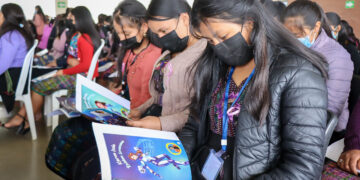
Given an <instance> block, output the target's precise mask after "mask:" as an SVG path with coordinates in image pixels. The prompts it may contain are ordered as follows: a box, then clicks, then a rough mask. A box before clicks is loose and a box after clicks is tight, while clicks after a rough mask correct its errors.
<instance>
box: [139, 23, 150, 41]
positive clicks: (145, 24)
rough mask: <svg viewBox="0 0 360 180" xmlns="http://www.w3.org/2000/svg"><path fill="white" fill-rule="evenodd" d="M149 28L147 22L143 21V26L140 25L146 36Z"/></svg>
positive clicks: (141, 31)
mask: <svg viewBox="0 0 360 180" xmlns="http://www.w3.org/2000/svg"><path fill="white" fill-rule="evenodd" d="M148 30H149V26H148V24H147V23H145V22H144V23H142V24H141V27H140V33H141V34H142V35H143V36H144V37H145V36H146V34H147V32H148Z"/></svg>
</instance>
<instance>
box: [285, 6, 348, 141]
mask: <svg viewBox="0 0 360 180" xmlns="http://www.w3.org/2000/svg"><path fill="white" fill-rule="evenodd" d="M282 20H283V23H284V25H285V27H286V28H287V29H288V30H290V31H291V32H292V33H293V34H294V35H295V37H296V38H298V40H299V41H300V42H302V43H303V44H304V45H305V46H307V47H308V48H310V49H312V50H315V51H317V52H319V53H321V54H322V55H323V56H324V57H325V59H326V61H327V62H328V64H329V67H328V75H329V79H328V80H327V82H326V85H327V90H328V99H329V100H328V110H330V111H331V112H333V113H334V114H335V115H336V116H338V117H339V123H338V124H337V126H336V128H335V132H334V134H333V138H332V141H331V142H333V141H334V140H336V139H338V138H342V136H343V135H344V130H345V128H346V125H347V122H348V119H349V108H348V98H349V93H350V85H351V79H352V76H353V71H354V65H353V62H352V61H351V57H350V54H349V53H348V52H347V51H346V50H345V49H344V48H343V47H342V46H341V45H340V44H339V43H337V42H336V40H334V39H333V37H332V35H331V30H330V28H329V26H328V22H327V18H326V15H325V13H324V12H323V10H322V9H321V7H320V6H319V5H318V4H316V3H315V2H312V1H295V2H293V3H291V4H290V5H289V6H288V7H287V8H286V10H285V12H284V15H283V19H282Z"/></svg>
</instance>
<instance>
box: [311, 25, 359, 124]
mask: <svg viewBox="0 0 360 180" xmlns="http://www.w3.org/2000/svg"><path fill="white" fill-rule="evenodd" d="M311 49H313V50H315V51H317V52H319V53H321V54H322V55H323V56H324V57H325V59H326V61H327V62H328V64H329V71H328V74H329V79H328V80H327V82H326V86H327V89H328V110H330V111H332V112H333V113H335V114H336V115H337V116H338V117H339V123H338V125H337V126H336V128H335V131H341V130H344V129H345V128H346V125H347V122H348V119H349V108H348V99H349V93H350V85H351V79H352V76H353V71H354V64H353V62H352V61H351V57H350V54H349V53H348V52H347V51H346V50H345V49H344V48H343V47H342V46H341V45H340V44H339V43H338V42H336V41H335V40H334V39H332V38H330V37H329V36H327V34H326V33H325V31H324V30H322V31H321V33H320V34H319V36H318V38H317V39H316V41H315V43H314V44H313V45H312V46H311Z"/></svg>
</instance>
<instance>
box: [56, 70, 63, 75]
mask: <svg viewBox="0 0 360 180" xmlns="http://www.w3.org/2000/svg"><path fill="white" fill-rule="evenodd" d="M62 75H64V72H63V70H58V71H57V72H56V74H55V76H62Z"/></svg>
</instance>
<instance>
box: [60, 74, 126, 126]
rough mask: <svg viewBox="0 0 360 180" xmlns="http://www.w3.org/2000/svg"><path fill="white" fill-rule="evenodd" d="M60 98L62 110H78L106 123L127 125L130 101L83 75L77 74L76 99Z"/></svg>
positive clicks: (90, 117) (68, 111) (89, 117)
mask: <svg viewBox="0 0 360 180" xmlns="http://www.w3.org/2000/svg"><path fill="white" fill-rule="evenodd" d="M58 100H60V104H61V105H62V106H63V108H62V112H64V111H66V112H67V114H70V113H72V114H76V113H74V112H77V113H78V114H81V115H82V116H85V117H87V118H88V119H91V120H94V121H97V122H101V123H105V124H117V125H125V121H126V120H127V119H128V117H127V116H128V114H129V112H130V101H128V100H126V99H124V98H122V97H120V96H119V95H117V94H115V93H113V92H112V91H110V90H109V89H107V88H105V87H103V86H101V85H99V84H97V83H95V82H93V81H91V80H89V79H87V78H85V77H84V76H82V75H77V76H76V93H75V99H71V98H70V99H69V98H67V100H66V101H65V100H64V99H58ZM62 102H63V103H62ZM70 107H72V108H70ZM63 114H65V115H66V113H63ZM68 117H69V116H68ZM70 117H71V116H70ZM73 117H76V116H73Z"/></svg>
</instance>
